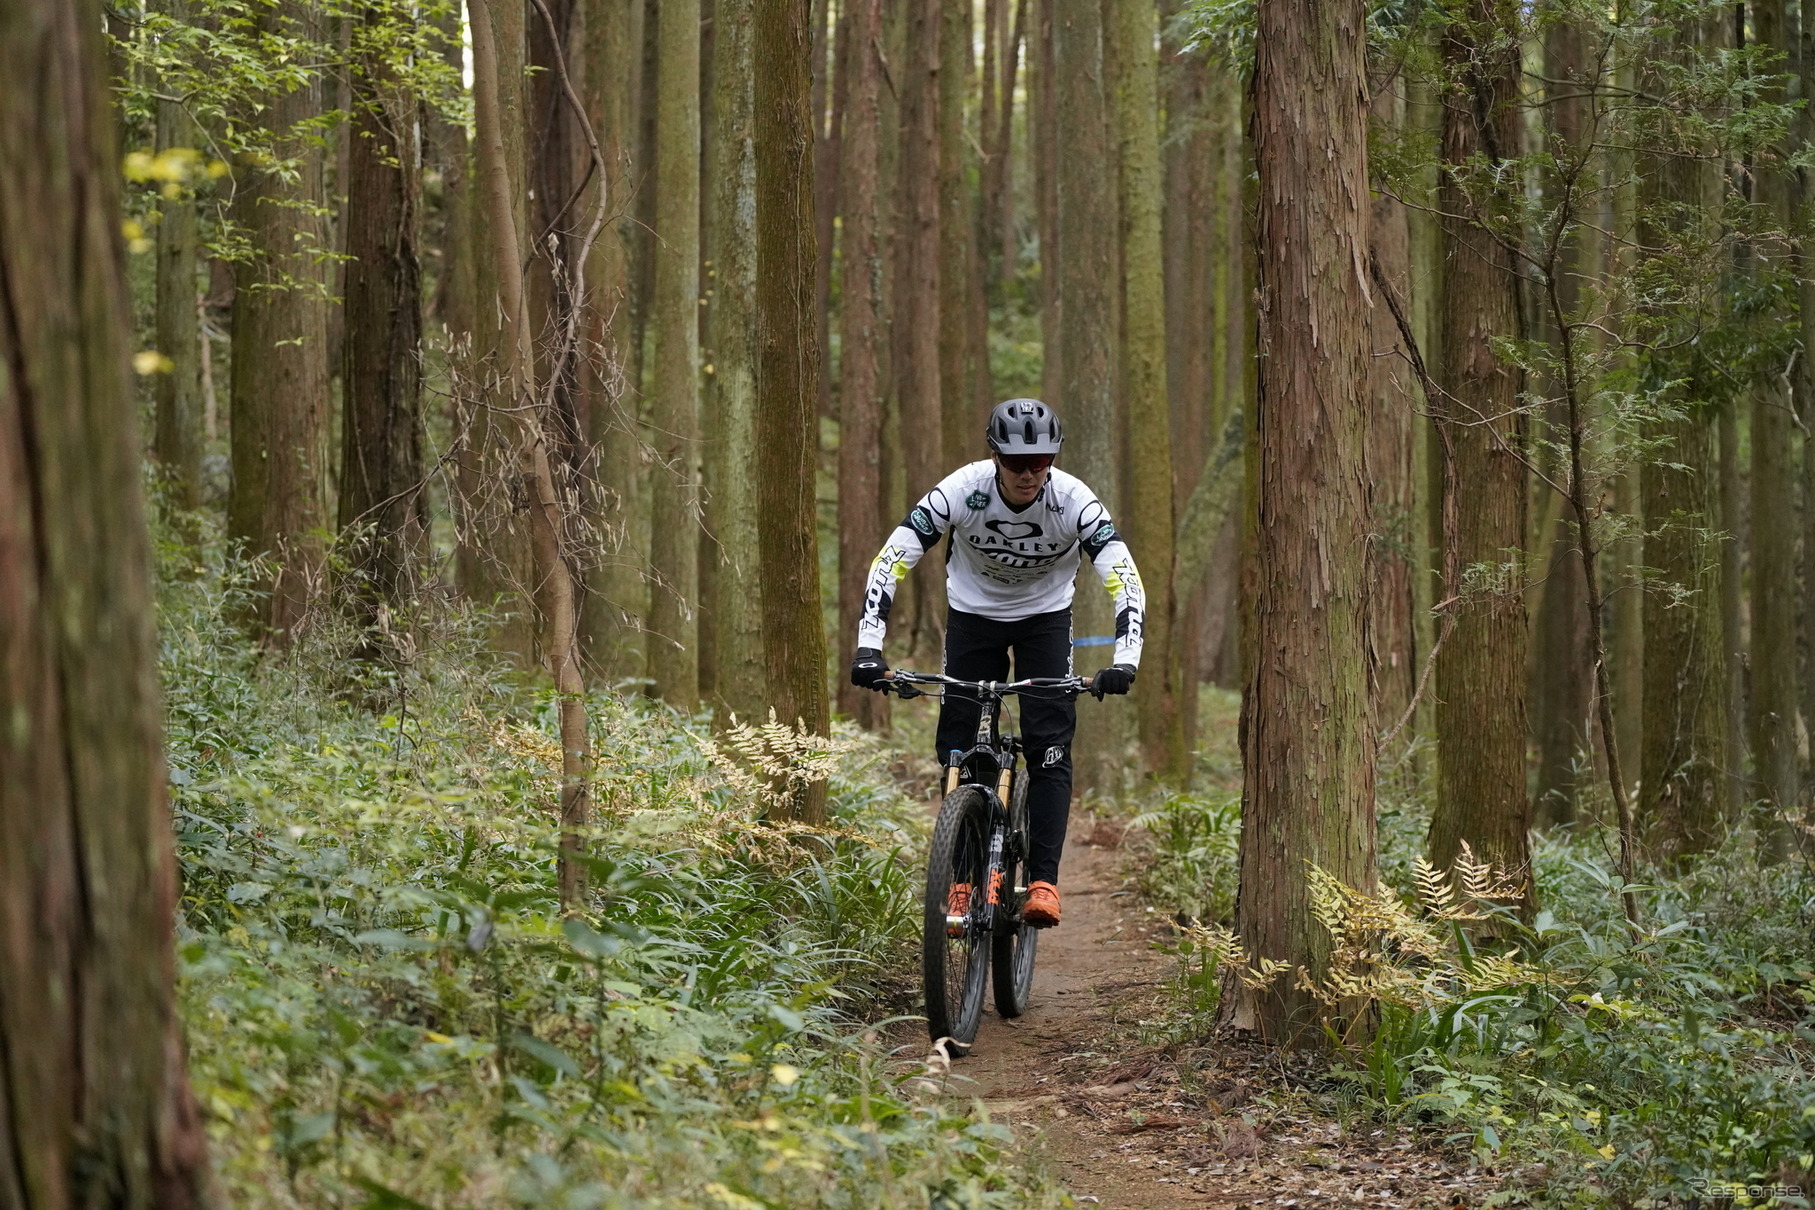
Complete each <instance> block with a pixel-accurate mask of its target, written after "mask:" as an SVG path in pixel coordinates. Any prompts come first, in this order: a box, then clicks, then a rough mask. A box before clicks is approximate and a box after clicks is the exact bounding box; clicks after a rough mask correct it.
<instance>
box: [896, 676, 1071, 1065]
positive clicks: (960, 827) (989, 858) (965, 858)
mask: <svg viewBox="0 0 1815 1210" xmlns="http://www.w3.org/2000/svg"><path fill="white" fill-rule="evenodd" d="M884 685H885V691H888V692H893V693H895V694H897V695H899V696H900V697H903V698H910V697H922V696H926V694H925V691H924V690H922V689H920V688H918V686H921V685H930V686H938V687H939V688H940V689H941V690H942V691H950V690H953V689H957V690H962V691H966V692H970V693H974V694H975V695H976V696H977V698H978V699H979V701H980V702H981V705H982V711H981V713H980V715H979V716H978V719H977V737H976V742H975V743H974V744H972V746H971V747H970V749H969V750H968V751H966V750H962V749H953V750H952V751H951V752H950V753H948V754H947V756H946V760H945V774H944V776H945V801H944V802H943V803H942V804H941V806H940V808H939V820H938V822H937V823H936V824H934V825H933V843H932V850H931V852H930V853H929V855H928V857H927V864H926V901H925V916H924V920H923V927H922V948H921V960H920V970H921V978H922V980H923V983H924V986H925V991H926V1026H927V1030H928V1031H929V1032H930V1033H931V1034H932V1037H933V1042H934V1043H935V1044H937V1043H938V1042H939V1041H940V1040H941V1039H945V1040H946V1049H947V1050H948V1051H950V1052H951V1054H952V1055H953V1057H957V1056H959V1055H964V1054H967V1053H969V1051H970V1048H971V1043H973V1042H974V1041H976V1038H977V1029H978V1027H979V1026H980V1025H981V1024H982V1021H983V997H984V990H985V987H986V985H988V984H989V983H990V977H989V974H990V968H991V965H992V961H993V964H994V968H995V993H996V1012H998V1013H999V1014H1001V1015H1002V1016H1004V1017H1018V1016H1020V1015H1021V1014H1022V1013H1023V1012H1024V1011H1026V1008H1027V997H1028V993H1029V992H1031V991H1032V989H1033V982H1034V951H1035V949H1036V948H1037V946H1038V942H1039V939H1040V935H1039V930H1037V929H1035V928H1033V927H1031V926H1028V925H1024V924H1023V923H1022V920H1021V909H1022V907H1023V905H1024V904H1025V903H1026V901H1027V886H1026V871H1027V860H1028V857H1029V855H1030V853H1031V850H1030V848H1029V844H1028V830H1027V779H1026V778H1024V777H1022V776H1020V769H1019V767H1018V766H1019V764H1020V756H1021V738H1020V736H1017V735H1003V734H1002V731H1001V726H1000V721H1001V714H1002V704H1003V702H1004V701H1005V700H1006V699H1007V698H1009V697H1010V696H1015V695H1019V696H1033V695H1049V694H1051V695H1056V694H1064V695H1067V696H1070V697H1076V696H1077V695H1078V694H1080V693H1097V690H1096V689H1095V688H1094V687H1093V686H1092V683H1091V681H1090V679H1089V678H1087V677H1081V676H1062V677H1042V678H1030V679H1027V680H1020V681H961V680H956V679H954V678H952V677H949V676H932V675H928V674H926V673H919V672H907V671H903V670H900V669H897V670H895V671H894V672H892V673H890V674H889V678H888V680H886V681H885V682H884ZM1099 696H1100V694H1099Z"/></svg>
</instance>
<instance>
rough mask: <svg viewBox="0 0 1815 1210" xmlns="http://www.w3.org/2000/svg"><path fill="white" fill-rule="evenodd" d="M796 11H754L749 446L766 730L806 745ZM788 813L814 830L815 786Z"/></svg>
mask: <svg viewBox="0 0 1815 1210" xmlns="http://www.w3.org/2000/svg"><path fill="white" fill-rule="evenodd" d="M808 11H809V10H808V0H755V6H754V18H753V21H754V25H755V33H756V37H755V44H754V56H755V61H756V62H758V63H761V64H763V70H762V71H760V72H758V73H757V76H756V100H755V103H756V282H757V339H758V343H759V346H760V355H759V361H758V369H757V377H756V443H757V449H758V451H759V452H758V455H757V457H758V463H757V471H758V479H757V484H758V487H757V524H758V528H759V534H758V539H759V541H758V553H759V555H760V557H761V559H762V563H763V569H764V574H763V577H762V605H763V637H764V660H765V665H766V667H767V669H768V673H769V691H770V693H769V700H770V702H771V703H772V704H773V706H774V709H775V714H776V717H777V718H778V719H780V720H781V721H782V722H784V723H788V724H798V725H800V726H803V727H805V728H806V729H808V730H809V731H811V732H813V733H814V734H815V735H824V734H826V733H827V732H828V730H829V728H830V726H831V719H830V712H829V709H828V703H827V700H826V673H825V668H826V639H825V630H824V627H823V626H822V625H821V623H820V617H819V541H818V532H819V531H818V524H817V520H816V517H815V513H814V491H813V483H814V471H815V469H816V463H817V461H818V459H817V450H818V444H819V443H818V441H817V431H816V429H817V425H816V420H817V411H816V408H815V407H814V400H815V399H816V398H817V396H818V378H819V372H820V350H819V348H818V347H817V344H816V342H815V340H814V334H815V323H814V317H813V261H814V255H815V249H814V246H813V245H814V233H813V163H812V158H813V124H812V121H811V117H810V114H809V110H808V104H807V98H808V68H807V55H808V50H809V38H808V33H807V16H808ZM790 810H791V814H792V815H793V816H794V817H795V818H798V819H801V820H804V821H805V822H808V823H814V824H817V823H821V822H823V821H824V819H825V784H824V783H823V782H819V783H814V784H813V785H811V786H809V787H808V788H806V789H805V790H803V791H802V792H801V793H799V794H798V795H796V796H795V799H794V801H793V802H792V803H791V804H790Z"/></svg>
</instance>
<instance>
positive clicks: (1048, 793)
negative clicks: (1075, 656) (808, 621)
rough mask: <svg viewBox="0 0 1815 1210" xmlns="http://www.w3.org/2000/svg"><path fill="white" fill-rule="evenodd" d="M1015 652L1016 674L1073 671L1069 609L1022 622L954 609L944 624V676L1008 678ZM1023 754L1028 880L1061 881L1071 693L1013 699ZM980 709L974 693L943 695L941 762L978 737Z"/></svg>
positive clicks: (1072, 726)
mask: <svg viewBox="0 0 1815 1210" xmlns="http://www.w3.org/2000/svg"><path fill="white" fill-rule="evenodd" d="M1011 649H1012V650H1013V651H1014V653H1015V679H1017V680H1019V679H1021V678H1022V677H1030V676H1069V675H1071V610H1069V609H1061V610H1059V611H1057V612H1056V613H1039V614H1035V615H1034V616H1033V617H1031V618H1023V619H1021V620H1020V621H1019V622H998V621H996V620H995V619H994V618H985V617H979V616H977V615H976V614H974V613H959V612H958V611H957V610H955V609H954V610H951V611H950V612H948V613H947V614H946V622H945V675H947V676H953V677H957V678H958V679H959V680H965V681H1005V680H1007V679H1008V653H1009V651H1010V650H1011ZM1014 700H1015V701H1016V702H1017V703H1018V709H1019V711H1020V716H1021V740H1022V750H1023V755H1024V757H1025V759H1026V769H1027V771H1026V773H1025V774H1024V776H1026V777H1027V778H1028V779H1029V780H1028V784H1027V817H1028V819H1027V823H1028V832H1029V834H1030V835H1029V841H1030V847H1031V848H1032V849H1033V852H1032V853H1031V854H1030V855H1029V857H1028V862H1027V880H1028V882H1029V883H1030V884H1031V883H1033V882H1036V881H1040V882H1050V883H1053V884H1054V885H1057V884H1058V881H1059V852H1060V850H1062V849H1063V848H1064V847H1065V825H1066V823H1067V821H1068V820H1069V818H1070V816H1071V737H1072V733H1073V732H1074V731H1076V730H1077V725H1078V708H1077V703H1076V702H1075V701H1073V700H1072V699H1071V698H1069V697H1060V696H1058V695H1056V694H1055V695H1054V696H1053V697H1050V698H1047V697H1032V696H1029V697H1018V698H1016V699H1014ZM981 713H982V710H981V707H980V706H979V705H978V702H977V699H976V698H975V697H974V696H970V695H963V696H961V695H960V694H958V693H956V692H948V693H947V694H946V695H945V703H944V705H942V706H941V707H940V708H939V737H938V740H937V741H936V742H937V746H938V751H937V752H936V753H935V755H936V756H937V757H938V759H939V763H940V764H941V765H943V764H944V763H945V758H946V756H947V754H948V753H950V752H951V751H952V749H954V748H956V749H958V750H959V751H961V752H963V751H969V750H970V748H971V746H972V745H973V744H975V743H976V742H977V719H978V716H979V715H980V714H981Z"/></svg>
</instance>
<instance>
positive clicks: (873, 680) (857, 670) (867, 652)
mask: <svg viewBox="0 0 1815 1210" xmlns="http://www.w3.org/2000/svg"><path fill="white" fill-rule="evenodd" d="M888 674H889V665H888V661H886V660H884V659H883V658H882V652H880V651H878V650H876V649H875V648H874V647H859V648H858V649H857V654H856V655H854V656H852V657H851V684H853V685H855V686H857V687H858V688H859V689H874V690H876V691H877V692H879V693H880V692H884V691H885V690H886V689H887V686H888V681H887V680H885V679H884V678H886V677H887V676H888Z"/></svg>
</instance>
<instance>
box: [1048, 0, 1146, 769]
mask: <svg viewBox="0 0 1815 1210" xmlns="http://www.w3.org/2000/svg"><path fill="white" fill-rule="evenodd" d="M1103 42H1104V39H1103V17H1102V7H1101V5H1100V4H1099V3H1098V0H1054V3H1053V47H1054V61H1055V65H1056V69H1057V70H1056V74H1055V77H1054V81H1053V83H1054V92H1055V94H1056V96H1055V98H1054V99H1055V102H1056V103H1055V106H1054V108H1055V111H1056V113H1055V116H1056V120H1057V123H1058V129H1059V130H1060V131H1062V132H1063V141H1064V145H1063V148H1062V151H1061V154H1060V155H1059V157H1058V161H1057V172H1056V176H1057V185H1058V199H1057V200H1058V215H1057V222H1056V224H1055V226H1056V228H1057V239H1058V246H1057V247H1056V248H1055V249H1054V255H1055V259H1056V264H1057V278H1058V282H1057V284H1058V289H1059V297H1060V300H1061V301H1060V311H1059V326H1058V337H1059V343H1060V344H1061V345H1062V346H1063V348H1064V355H1063V356H1064V366H1065V370H1064V373H1065V377H1064V393H1063V397H1062V401H1061V403H1060V404H1059V407H1060V415H1061V416H1062V417H1063V418H1064V421H1065V456H1064V462H1065V469H1067V470H1069V471H1071V472H1072V473H1073V474H1075V475H1077V476H1078V477H1079V478H1081V479H1083V480H1084V482H1085V483H1087V484H1089V485H1090V487H1091V488H1092V489H1093V490H1094V491H1095V492H1096V493H1097V495H1098V496H1099V497H1101V498H1102V499H1103V500H1104V502H1105V503H1107V504H1108V505H1109V506H1110V508H1111V509H1112V510H1113V509H1114V508H1115V507H1116V502H1117V501H1118V500H1119V496H1118V495H1117V491H1116V487H1117V475H1116V468H1117V462H1118V460H1117V458H1116V446H1117V442H1116V430H1117V424H1116V413H1115V399H1114V392H1115V309H1114V305H1113V299H1112V297H1111V294H1112V292H1113V290H1114V286H1115V283H1116V281H1117V264H1116V225H1115V214H1116V207H1115V185H1114V182H1115V171H1116V169H1115V159H1114V156H1115V151H1114V144H1113V142H1112V141H1111V131H1110V121H1109V97H1108V94H1107V89H1106V84H1107V82H1106V80H1105V74H1104V45H1103ZM1048 348H1049V349H1050V348H1051V346H1050V345H1049V346H1048ZM1139 557H1140V555H1139V552H1136V558H1137V559H1138V558H1139ZM1073 608H1074V611H1075V613H1076V616H1077V621H1076V623H1075V625H1074V628H1073V629H1074V632H1075V633H1076V634H1077V636H1078V637H1080V638H1083V637H1102V636H1107V635H1112V634H1114V633H1115V629H1114V626H1115V623H1114V618H1113V617H1112V616H1111V605H1110V602H1109V600H1108V597H1107V596H1106V594H1105V593H1104V592H1103V589H1102V586H1101V585H1100V584H1098V583H1096V580H1095V573H1094V572H1085V573H1083V574H1082V575H1081V576H1080V577H1079V583H1078V593H1077V597H1076V604H1075V605H1074V607H1073ZM1089 653H1090V649H1088V648H1087V649H1086V654H1089ZM1084 671H1085V672H1086V673H1088V672H1089V671H1091V670H1090V669H1085V670H1084ZM1115 705H1116V703H1110V704H1109V706H1107V707H1105V706H1099V705H1097V704H1096V703H1092V702H1089V701H1084V702H1081V703H1080V704H1079V708H1078V738H1077V741H1076V743H1075V744H1074V746H1073V753H1074V755H1073V766H1074V768H1075V769H1076V772H1077V784H1078V786H1079V788H1080V789H1088V790H1096V791H1099V792H1102V793H1113V792H1114V791H1115V790H1116V789H1117V788H1118V787H1119V786H1120V785H1121V782H1122V778H1123V772H1124V770H1125V769H1126V768H1127V765H1128V753H1127V751H1126V746H1127V745H1126V741H1127V739H1128V735H1127V732H1128V728H1127V726H1126V724H1125V723H1124V721H1123V717H1122V714H1121V712H1119V711H1114V709H1113V708H1114V706H1115Z"/></svg>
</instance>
